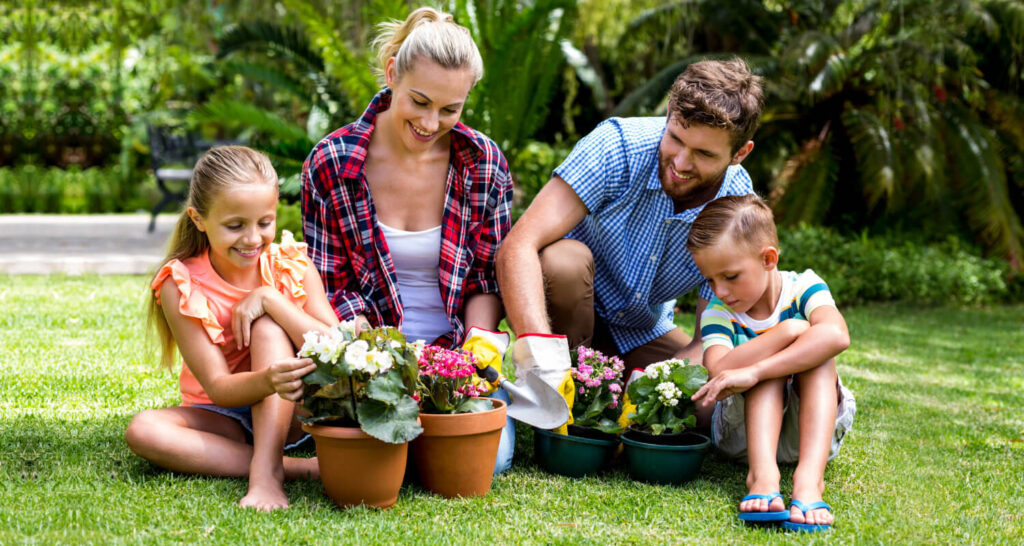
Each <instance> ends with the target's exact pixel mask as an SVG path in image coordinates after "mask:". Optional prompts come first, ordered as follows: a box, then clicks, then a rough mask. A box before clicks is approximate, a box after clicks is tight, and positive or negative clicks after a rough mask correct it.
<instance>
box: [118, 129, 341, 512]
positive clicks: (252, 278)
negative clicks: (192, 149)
mask: <svg viewBox="0 0 1024 546" xmlns="http://www.w3.org/2000/svg"><path fill="white" fill-rule="evenodd" d="M276 211H277V174H276V173H275V172H274V168H273V166H271V164H270V160H269V159H268V158H267V157H266V156H265V155H263V154H261V153H259V152H256V151H254V150H252V149H249V148H246V147H243V146H225V147H219V148H213V149H211V150H210V151H209V152H207V153H206V154H205V155H204V156H203V157H202V158H200V159H199V161H198V162H197V163H196V166H195V169H194V170H193V174H192V180H191V183H190V184H189V195H188V202H187V208H186V210H185V212H183V213H182V215H181V218H180V219H179V220H178V224H177V227H176V228H175V231H174V234H173V236H172V239H171V245H170V252H169V255H168V261H167V263H166V264H165V265H164V266H163V267H162V268H161V269H160V271H159V272H158V273H157V274H156V276H155V277H154V279H153V282H152V284H151V288H152V290H153V299H152V301H151V304H150V313H149V316H150V322H151V323H153V324H154V325H155V327H156V331H157V333H158V334H159V336H160V339H161V342H162V348H163V362H164V364H165V365H167V366H170V364H171V360H172V359H173V355H174V349H175V345H176V346H177V349H178V351H180V353H181V356H182V358H183V360H184V365H183V366H182V369H181V376H180V380H179V384H180V389H181V405H180V406H177V407H172V408H165V409H157V410H146V411H143V412H142V413H140V414H138V415H136V416H135V418H134V419H132V422H131V423H130V424H129V425H128V430H127V431H126V432H125V439H126V440H127V442H128V445H129V446H130V447H131V449H132V451H134V452H135V453H137V454H138V455H140V456H141V457H144V458H146V459H148V460H150V461H152V462H153V463H154V464H157V465H159V466H162V467H164V468H167V469H169V470H173V471H175V472H183V473H188V474H203V475H209V476H248V477H249V489H248V492H247V494H246V495H245V496H244V497H243V498H242V499H241V500H240V501H239V503H238V505H239V506H241V507H254V508H257V509H260V510H265V511H269V510H273V509H276V508H286V507H287V506H288V498H287V496H286V495H285V492H284V486H283V480H284V479H285V478H299V477H316V476H318V475H319V470H318V467H317V461H316V459H315V458H313V459H301V458H291V457H284V456H283V450H284V449H285V444H286V443H287V444H288V446H289V447H293V446H295V445H297V444H298V443H299V442H301V441H304V440H305V439H306V436H304V435H303V434H302V430H301V428H299V427H298V425H297V422H296V420H295V417H294V412H295V406H294V403H293V402H290V401H286V400H284V399H282V398H280V397H279V396H278V395H277V394H275V389H277V388H281V389H282V390H288V389H290V390H294V389H296V388H298V383H299V378H300V377H302V375H305V374H306V373H309V372H310V371H312V370H313V369H315V366H314V365H313V363H312V361H311V360H309V359H296V358H294V355H295V347H296V346H300V345H301V344H302V334H303V333H305V332H307V331H309V330H314V329H320V330H323V329H326V328H327V327H328V326H329V325H331V324H334V323H337V321H338V319H337V317H336V316H335V315H334V311H333V309H332V308H331V305H330V304H329V303H328V302H327V297H326V295H325V293H324V288H323V284H322V283H321V281H320V277H319V275H318V273H317V271H316V268H314V267H311V266H310V263H309V260H308V258H307V257H306V251H305V245H304V244H301V243H295V242H294V241H293V240H292V237H291V234H290V233H287V232H285V236H284V237H283V240H282V242H281V244H274V243H273V240H274V234H275V233H276Z"/></svg>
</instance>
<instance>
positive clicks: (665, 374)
mask: <svg viewBox="0 0 1024 546" xmlns="http://www.w3.org/2000/svg"><path fill="white" fill-rule="evenodd" d="M707 380H708V372H707V370H705V369H704V367H703V366H697V365H693V366H691V365H690V364H689V359H684V360H679V359H671V360H663V361H661V362H655V363H653V364H649V365H648V366H647V367H646V368H644V373H643V375H642V376H640V377H639V378H637V379H634V380H633V381H632V382H631V383H630V384H629V387H628V388H627V392H628V394H629V400H630V402H631V403H633V404H635V405H636V411H635V412H633V413H630V414H629V415H627V416H626V417H627V418H628V419H629V420H630V422H631V423H632V425H633V426H634V427H635V428H638V429H639V430H642V431H644V432H650V433H651V434H655V435H658V434H662V433H664V432H670V433H679V432H683V431H684V430H685V429H686V428H688V427H693V426H695V425H696V424H697V414H696V406H695V405H694V403H693V401H691V400H690V397H691V396H693V395H694V393H696V392H697V390H698V389H700V387H701V386H702V385H704V383H707Z"/></svg>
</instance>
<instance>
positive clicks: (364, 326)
mask: <svg viewBox="0 0 1024 546" xmlns="http://www.w3.org/2000/svg"><path fill="white" fill-rule="evenodd" d="M352 321H353V322H355V323H356V324H355V331H356V335H357V336H358V335H359V333H360V332H362V331H363V330H369V329H370V321H369V320H366V316H365V315H356V318H354V319H352Z"/></svg>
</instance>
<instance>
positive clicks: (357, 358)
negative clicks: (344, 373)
mask: <svg viewBox="0 0 1024 546" xmlns="http://www.w3.org/2000/svg"><path fill="white" fill-rule="evenodd" d="M369 349H370V346H369V344H367V343H366V342H365V341H363V340H361V339H359V340H356V341H353V342H352V343H349V345H348V348H347V349H346V350H345V363H346V364H348V365H349V366H351V367H352V368H353V369H355V370H366V369H367V364H368V361H367V358H366V353H367V351H368V350H369Z"/></svg>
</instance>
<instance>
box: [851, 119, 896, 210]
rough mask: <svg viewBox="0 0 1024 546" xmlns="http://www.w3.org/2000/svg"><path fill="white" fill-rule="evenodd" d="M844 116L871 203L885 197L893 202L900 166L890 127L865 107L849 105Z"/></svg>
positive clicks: (863, 184)
mask: <svg viewBox="0 0 1024 546" xmlns="http://www.w3.org/2000/svg"><path fill="white" fill-rule="evenodd" d="M841 118H842V121H843V126H844V127H845V129H846V133H847V134H848V135H849V137H850V142H851V143H852V144H853V150H854V154H855V155H856V157H857V163H858V164H859V165H858V166H859V167H860V181H861V189H862V191H863V192H864V196H865V197H866V198H867V201H868V205H869V206H872V207H874V206H876V205H877V204H878V203H879V201H882V200H883V199H884V200H885V201H886V203H887V204H891V203H892V202H893V200H894V197H895V194H896V191H897V180H898V179H899V173H898V172H897V170H898V168H899V166H898V164H897V163H896V162H895V158H894V156H893V147H892V140H891V138H890V135H889V130H888V128H887V127H886V125H885V124H883V123H882V121H881V120H880V119H879V118H878V116H877V115H875V114H874V113H873V112H871V111H870V110H868V109H866V108H853V107H848V108H846V110H844V111H843V113H842V116H841Z"/></svg>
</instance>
